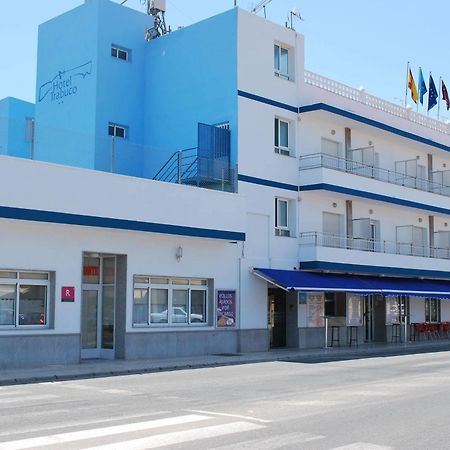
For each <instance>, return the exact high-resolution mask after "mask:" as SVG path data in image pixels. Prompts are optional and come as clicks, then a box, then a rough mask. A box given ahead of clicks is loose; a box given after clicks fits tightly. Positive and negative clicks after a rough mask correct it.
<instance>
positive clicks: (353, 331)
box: [347, 326, 358, 347]
mask: <svg viewBox="0 0 450 450" xmlns="http://www.w3.org/2000/svg"><path fill="white" fill-rule="evenodd" d="M347 341H348V346H349V347H351V346H352V344H353V343H354V342H355V343H356V345H358V327H355V326H350V327H347Z"/></svg>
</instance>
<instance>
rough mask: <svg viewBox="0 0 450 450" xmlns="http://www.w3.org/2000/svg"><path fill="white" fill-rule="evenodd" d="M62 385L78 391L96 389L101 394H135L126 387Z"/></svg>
mask: <svg viewBox="0 0 450 450" xmlns="http://www.w3.org/2000/svg"><path fill="white" fill-rule="evenodd" d="M60 387H62V388H66V389H74V390H76V391H91V392H92V391H94V392H98V393H99V394H103V393H104V394H128V395H129V394H134V392H132V391H127V390H125V389H102V388H99V387H97V386H88V385H86V384H65V385H63V384H61V385H60Z"/></svg>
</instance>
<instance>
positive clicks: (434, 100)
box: [428, 73, 438, 111]
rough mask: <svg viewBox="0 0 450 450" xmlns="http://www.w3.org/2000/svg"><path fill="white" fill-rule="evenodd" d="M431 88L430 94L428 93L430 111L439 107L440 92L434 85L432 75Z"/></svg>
mask: <svg viewBox="0 0 450 450" xmlns="http://www.w3.org/2000/svg"><path fill="white" fill-rule="evenodd" d="M429 87H430V92H428V111H429V110H430V109H431V108H434V107H435V106H436V105H437V98H438V92H437V89H436V85H435V84H434V81H433V77H432V76H431V73H430V83H429Z"/></svg>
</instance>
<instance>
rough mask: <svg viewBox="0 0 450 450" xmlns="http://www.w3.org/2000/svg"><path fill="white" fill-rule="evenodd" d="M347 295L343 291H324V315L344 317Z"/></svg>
mask: <svg viewBox="0 0 450 450" xmlns="http://www.w3.org/2000/svg"><path fill="white" fill-rule="evenodd" d="M346 308H347V296H346V293H345V292H325V315H326V316H330V317H345V316H346Z"/></svg>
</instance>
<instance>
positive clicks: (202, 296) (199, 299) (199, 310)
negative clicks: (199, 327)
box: [191, 290, 206, 323]
mask: <svg viewBox="0 0 450 450" xmlns="http://www.w3.org/2000/svg"><path fill="white" fill-rule="evenodd" d="M191 323H206V291H197V290H192V291H191Z"/></svg>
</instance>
